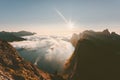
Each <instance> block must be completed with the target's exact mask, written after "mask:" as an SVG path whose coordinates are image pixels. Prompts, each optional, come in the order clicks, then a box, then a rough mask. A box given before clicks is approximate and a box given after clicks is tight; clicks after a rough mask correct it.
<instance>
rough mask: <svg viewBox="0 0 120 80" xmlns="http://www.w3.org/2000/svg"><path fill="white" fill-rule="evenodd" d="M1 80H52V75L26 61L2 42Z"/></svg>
mask: <svg viewBox="0 0 120 80" xmlns="http://www.w3.org/2000/svg"><path fill="white" fill-rule="evenodd" d="M0 80H51V79H50V75H49V74H47V73H44V72H43V71H41V70H39V69H38V68H37V67H36V66H34V65H33V64H31V63H29V62H26V61H24V60H23V59H22V58H21V57H20V56H19V55H18V52H17V51H16V50H15V49H14V48H13V47H12V46H11V45H10V44H9V43H7V42H6V41H1V40H0Z"/></svg>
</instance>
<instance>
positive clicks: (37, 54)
mask: <svg viewBox="0 0 120 80" xmlns="http://www.w3.org/2000/svg"><path fill="white" fill-rule="evenodd" d="M25 38H26V39H27V41H21V42H12V43H11V44H12V45H13V46H14V47H15V48H16V49H17V50H18V51H19V53H20V55H21V56H22V57H23V58H24V59H26V60H29V61H31V62H32V63H33V64H35V65H37V66H38V67H40V68H41V69H43V70H45V71H47V72H51V73H54V72H55V71H56V70H57V71H62V69H63V65H64V63H65V61H66V60H67V59H68V58H69V57H70V56H71V55H72V53H73V51H74V47H73V46H72V44H71V43H70V42H69V39H68V37H61V36H38V35H35V36H27V37H25Z"/></svg>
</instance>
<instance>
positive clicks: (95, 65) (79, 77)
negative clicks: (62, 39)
mask: <svg viewBox="0 0 120 80" xmlns="http://www.w3.org/2000/svg"><path fill="white" fill-rule="evenodd" d="M79 36H80V39H79V40H78V42H77V44H75V45H76V49H75V51H74V53H73V55H72V57H71V58H70V60H69V61H68V62H67V63H66V65H65V70H66V73H67V74H68V80H120V77H119V75H120V35H118V34H116V33H114V32H112V33H110V32H109V31H108V30H104V31H103V32H94V31H85V32H83V33H81V34H80V35H79Z"/></svg>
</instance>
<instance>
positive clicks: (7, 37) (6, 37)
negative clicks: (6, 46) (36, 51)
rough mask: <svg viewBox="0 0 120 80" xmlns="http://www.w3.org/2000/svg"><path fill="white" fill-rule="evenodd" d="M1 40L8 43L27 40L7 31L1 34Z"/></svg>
mask: <svg viewBox="0 0 120 80" xmlns="http://www.w3.org/2000/svg"><path fill="white" fill-rule="evenodd" d="M0 39H1V40H5V41H8V42H12V41H23V40H25V39H24V38H21V37H18V36H15V35H13V34H12V33H10V32H5V31H2V32H0Z"/></svg>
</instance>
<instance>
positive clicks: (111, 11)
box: [0, 0, 120, 34]
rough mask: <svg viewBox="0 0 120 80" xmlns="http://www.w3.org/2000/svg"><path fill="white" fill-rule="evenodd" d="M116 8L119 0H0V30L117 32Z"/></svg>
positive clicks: (119, 24) (119, 21)
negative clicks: (104, 30) (107, 30)
mask: <svg viewBox="0 0 120 80" xmlns="http://www.w3.org/2000/svg"><path fill="white" fill-rule="evenodd" d="M119 9H120V0H0V30H7V31H20V30H27V31H32V32H37V33H39V34H50V33H51V34H55V33H73V32H81V31H84V30H91V29H92V30H103V29H106V28H108V29H110V30H111V31H116V32H118V33H120V10H119ZM64 18H65V19H66V20H67V22H65V20H64ZM69 24H70V25H69ZM71 25H72V27H71Z"/></svg>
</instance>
